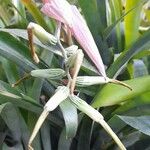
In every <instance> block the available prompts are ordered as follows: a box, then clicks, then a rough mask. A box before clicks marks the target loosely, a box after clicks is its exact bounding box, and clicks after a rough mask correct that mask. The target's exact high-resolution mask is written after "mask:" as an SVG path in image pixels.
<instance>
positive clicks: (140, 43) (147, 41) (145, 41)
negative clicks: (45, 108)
mask: <svg viewBox="0 0 150 150" xmlns="http://www.w3.org/2000/svg"><path fill="white" fill-rule="evenodd" d="M145 48H150V32H147V33H145V34H144V35H143V36H142V37H141V38H139V39H138V40H137V41H136V42H135V43H134V44H133V45H132V46H131V47H130V48H129V49H128V50H127V51H124V52H123V53H121V55H120V56H119V57H118V58H117V59H116V61H115V62H114V63H113V64H112V65H111V66H110V68H109V69H108V70H107V74H108V76H109V77H111V78H112V77H113V76H114V75H115V74H117V73H118V71H121V69H122V67H123V66H124V65H125V64H126V63H127V62H128V61H129V60H130V59H131V58H132V57H133V56H134V55H136V54H137V53H139V52H141V51H142V50H144V49H145Z"/></svg>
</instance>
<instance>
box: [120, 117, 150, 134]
mask: <svg viewBox="0 0 150 150" xmlns="http://www.w3.org/2000/svg"><path fill="white" fill-rule="evenodd" d="M118 117H119V118H120V119H121V120H123V121H124V122H125V123H126V124H128V125H130V126H131V127H133V128H135V129H137V130H139V131H140V132H142V133H144V134H146V135H149V136H150V116H140V117H135V116H134V117H130V116H119V115H118Z"/></svg>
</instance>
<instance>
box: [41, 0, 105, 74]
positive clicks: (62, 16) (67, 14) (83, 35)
mask: <svg viewBox="0 0 150 150" xmlns="http://www.w3.org/2000/svg"><path fill="white" fill-rule="evenodd" d="M43 1H44V2H45V4H44V6H43V7H42V9H41V11H42V12H43V13H44V14H46V15H47V16H49V17H51V18H54V19H56V20H57V21H60V22H62V23H64V24H65V25H67V27H68V28H69V29H70V31H71V33H72V35H73V36H74V38H75V39H76V40H77V41H78V43H79V44H80V45H81V47H82V48H83V50H84V51H85V52H86V53H87V55H88V56H89V57H90V59H91V60H92V62H93V63H94V64H95V66H96V68H97V69H98V71H99V73H100V74H101V75H102V76H103V77H106V72H105V67H104V64H103V61H102V58H101V56H100V53H99V51H98V48H97V46H96V43H95V41H94V39H93V36H92V34H91V32H90V30H89V28H88V26H87V24H86V22H85V20H84V18H83V17H82V15H81V14H80V12H79V11H78V9H77V8H76V6H74V5H70V4H69V3H68V2H67V1H66V0H43Z"/></svg>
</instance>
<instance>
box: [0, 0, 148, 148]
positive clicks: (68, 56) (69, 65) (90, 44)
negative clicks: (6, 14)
mask: <svg viewBox="0 0 150 150" xmlns="http://www.w3.org/2000/svg"><path fill="white" fill-rule="evenodd" d="M21 2H22V3H23V4H24V5H25V6H26V8H27V10H28V11H29V12H30V13H31V14H32V16H33V18H34V19H35V21H36V22H37V23H38V24H36V23H33V22H32V23H29V24H28V22H25V17H26V16H25V12H22V10H25V9H24V6H23V5H22V4H21V3H19V5H21V6H22V9H20V10H19V9H18V10H19V12H21V15H22V16H21V17H18V18H19V19H18V20H17V19H16V18H17V15H15V19H16V22H18V24H21V25H20V26H22V27H25V26H27V36H26V32H22V31H23V30H18V29H17V30H16V29H13V30H11V29H2V30H1V31H0V33H1V35H0V53H1V54H2V56H5V57H6V58H7V53H8V54H9V52H7V51H6V50H7V49H9V48H10V47H11V46H7V45H10V44H11V42H8V43H7V44H6V45H5V44H3V43H5V42H7V40H5V39H4V40H3V38H2V37H6V39H8V37H9V38H10V35H7V34H6V33H5V32H11V34H13V35H14V36H19V37H20V39H19V40H20V41H17V40H15V38H16V37H11V38H12V39H14V40H12V41H13V44H12V49H15V50H16V49H17V50H18V52H19V53H18V52H16V51H14V52H15V53H13V55H11V56H12V57H10V55H8V59H12V60H13V61H16V62H17V64H18V65H20V66H22V67H23V70H24V71H25V72H27V73H26V75H25V76H24V77H23V78H21V79H20V80H18V81H17V82H14V81H15V80H16V79H14V80H10V81H11V82H10V83H13V84H12V86H13V87H15V88H18V89H12V91H11V93H10V89H11V87H9V86H8V85H7V86H6V85H5V84H4V83H0V84H1V85H3V84H4V85H3V86H2V87H3V89H2V90H0V96H2V98H3V97H4V96H7V97H9V98H10V97H11V98H12V100H13V103H15V100H16V99H17V102H16V103H15V104H16V105H17V106H19V107H21V108H23V109H25V110H28V111H33V112H34V113H37V112H38V113H39V112H41V110H43V109H42V107H41V105H39V103H36V102H35V101H34V100H33V99H39V97H40V96H41V99H43V97H44V100H43V101H44V102H43V103H44V110H43V112H42V113H41V115H40V117H39V119H38V121H37V122H36V125H35V122H34V121H33V123H32V127H30V130H31V132H32V134H31V136H30V138H29V139H27V140H26V142H24V143H25V144H24V147H25V149H33V148H32V145H33V147H34V148H35V149H39V148H37V147H40V146H37V144H34V142H36V143H38V144H39V143H43V144H42V146H41V147H42V148H41V149H43V148H44V149H50V147H48V145H47V141H46V140H44V137H45V134H46V132H47V131H48V130H47V129H46V130H45V132H42V131H41V136H42V137H41V140H43V141H42V142H37V141H36V140H37V138H39V137H38V131H39V129H40V128H41V126H42V124H43V122H44V120H45V119H46V118H48V119H50V120H52V122H55V119H56V118H57V117H53V111H55V109H57V107H58V106H60V108H61V110H62V113H63V116H64V120H65V125H66V131H65V130H63V131H62V134H61V135H60V141H59V149H61V148H62V147H61V145H65V148H64V149H66V147H67V148H68V149H69V147H70V144H71V142H70V141H69V140H70V137H71V138H73V137H74V136H75V134H76V133H77V136H78V135H79V134H80V133H78V132H76V131H77V124H80V125H81V128H80V126H79V127H78V128H79V131H80V132H81V134H80V139H78V149H84V148H83V147H82V145H84V146H85V147H88V148H89V147H90V145H87V146H86V145H85V144H83V143H82V140H81V139H82V138H83V136H82V135H83V132H84V134H86V132H87V134H89V135H90V136H89V137H88V139H89V141H90V142H91V141H92V142H91V144H92V143H93V145H96V144H94V143H96V140H97V143H98V141H102V143H103V141H104V142H105V144H104V145H103V144H101V148H103V149H107V148H109V147H110V148H112V143H113V142H110V138H109V137H108V138H106V135H105V132H104V133H103V131H102V129H101V130H100V127H99V126H97V124H95V123H94V122H97V123H98V124H100V125H101V126H102V127H103V128H104V130H105V131H106V132H107V133H108V134H109V135H110V136H111V137H112V138H113V139H114V141H115V142H116V144H117V145H118V146H119V148H120V149H122V150H125V149H126V148H125V146H124V144H122V142H121V141H120V139H119V138H118V136H117V135H116V134H115V133H114V132H113V130H112V129H111V128H110V126H112V128H115V127H116V126H117V130H118V131H121V130H122V128H124V127H125V125H124V124H122V122H119V123H118V120H117V119H116V116H113V117H112V115H114V114H116V112H122V110H127V109H128V108H129V107H131V106H133V105H135V104H134V103H133V104H132V102H131V103H130V105H129V106H128V105H127V103H126V100H128V99H131V98H133V97H135V96H137V95H139V94H142V93H144V92H149V88H148V87H149V81H150V78H149V76H147V77H143V78H137V79H134V80H129V81H126V82H121V81H118V80H116V79H114V76H117V75H118V74H119V72H118V71H119V70H121V68H122V67H123V65H125V63H127V61H128V60H129V59H131V58H132V57H133V55H135V53H136V51H141V50H142V49H143V48H144V49H147V47H148V44H147V43H148V42H149V40H148V39H149V36H150V35H149V34H145V36H143V38H141V39H140V40H139V41H137V42H135V41H134V40H136V39H137V38H138V25H139V23H140V21H139V20H138V19H137V18H139V13H140V12H138V13H134V14H132V12H133V11H134V10H136V11H137V10H140V9H142V6H143V3H144V2H139V1H138V2H139V3H138V4H136V5H135V3H134V2H133V3H130V2H129V1H126V6H124V7H125V15H123V16H121V15H120V14H119V11H120V10H117V9H118V8H117V6H122V5H121V2H120V3H119V2H117V1H109V2H106V1H105V0H104V1H103V3H104V2H105V4H106V5H108V4H109V6H107V8H109V9H110V10H111V11H112V12H111V13H112V14H109V13H110V10H109V11H107V13H108V14H105V13H104V12H103V11H102V13H104V14H103V15H104V16H105V15H107V17H106V16H105V19H106V18H107V24H108V25H109V23H110V26H109V27H108V28H106V29H105V30H104V31H102V30H103V29H104V28H105V27H104V26H105V25H106V24H105V23H106V22H105V21H106V20H105V19H104V17H102V16H101V18H103V19H104V20H105V21H104V22H103V24H101V23H100V22H99V21H98V20H97V22H98V24H97V22H94V17H95V18H97V16H94V17H93V16H92V14H97V13H96V12H91V14H88V13H86V11H87V10H86V9H85V8H86V7H87V9H89V8H90V6H92V7H94V6H97V7H96V10H97V9H101V10H103V8H98V6H99V7H100V5H98V3H99V1H98V0H97V1H94V2H93V3H94V4H91V3H90V1H87V2H83V1H82V0H79V2H78V5H79V6H80V8H79V9H82V12H83V13H84V14H83V15H84V17H85V19H86V20H87V23H88V24H89V27H90V29H91V31H92V34H93V35H94V38H96V37H97V38H96V39H98V41H96V42H98V43H99V42H100V41H99V40H103V44H102V46H103V48H104V47H105V51H106V53H105V54H106V55H107V56H110V53H109V54H108V53H107V52H110V51H111V48H108V47H107V46H106V45H105V44H106V40H108V43H109V42H110V39H107V38H110V37H111V36H112V35H114V28H115V27H116V28H115V32H116V33H115V36H116V38H117V40H118V41H117V42H118V43H117V44H118V45H117V46H116V45H115V44H114V43H116V42H114V41H113V40H112V41H113V42H114V43H111V42H110V45H111V46H112V47H113V46H114V47H115V48H116V47H117V48H118V50H121V48H122V47H123V44H122V43H121V41H122V37H120V34H119V33H121V32H120V26H121V25H120V22H121V21H122V19H123V17H125V20H124V21H125V30H126V34H125V36H126V37H125V39H126V43H125V51H124V52H123V53H122V54H121V55H120V56H119V58H118V59H117V60H116V61H114V63H113V64H112V65H111V66H110V63H111V62H108V61H106V59H104V51H102V53H101V54H102V56H103V57H102V58H103V59H104V63H105V64H106V65H107V67H108V72H107V75H108V76H107V75H106V72H105V68H106V66H104V63H103V61H102V58H101V55H100V53H99V49H98V47H97V45H96V43H95V40H94V38H93V36H92V34H91V32H90V30H89V28H88V26H87V24H86V22H85V19H84V18H83V16H82V15H81V14H80V12H79V9H77V7H76V6H75V5H71V4H69V3H68V2H67V1H66V0H43V4H42V9H41V11H42V12H43V13H44V14H45V16H48V17H49V18H53V19H52V20H51V21H50V20H49V18H47V19H46V20H47V21H48V23H49V24H50V25H51V27H50V25H47V23H46V22H45V20H44V19H43V17H42V15H41V12H40V11H39V10H38V9H37V7H36V6H35V3H34V2H33V1H31V0H21ZM88 2H89V5H88ZM13 4H15V5H12V6H13V7H14V8H15V9H14V10H15V11H14V12H15V14H17V12H16V10H17V6H18V5H17V4H16V3H13ZM84 4H87V5H86V6H84ZM96 4H97V5H96ZM123 5H124V4H123ZM147 5H148V3H147ZM88 7H89V8H88ZM115 7H116V8H115ZM19 8H20V7H19ZM144 8H146V7H143V9H144ZM120 9H122V8H120ZM89 10H90V9H89ZM91 11H94V8H92V9H91ZM113 11H114V12H113ZM117 11H118V12H117ZM87 12H88V11H87ZM135 14H136V17H135V18H134V19H135V20H134V21H135V22H136V23H135V24H136V26H135V27H136V28H134V30H133V31H134V33H133V36H134V35H136V38H135V39H133V38H131V37H129V34H127V31H128V30H130V29H131V28H130V25H129V24H128V20H130V19H132V18H133V16H134V15H135ZM111 15H112V16H111ZM113 15H114V16H113ZM119 15H120V16H119ZM128 15H129V16H128ZM88 16H92V17H91V18H88ZM0 17H1V18H2V16H0ZM109 17H110V18H109ZM111 17H112V18H111ZM115 17H116V18H115ZM117 17H120V18H117ZM114 18H115V19H118V20H117V21H115V23H114V24H111V21H112V20H113V19H114ZM15 19H14V20H15ZM20 19H22V20H20ZM111 19H112V20H111ZM142 19H143V18H142ZM54 20H55V21H56V22H54ZM137 20H138V21H137ZM3 21H4V22H5V18H4V19H3ZM109 21H110V22H109ZM144 21H145V20H143V22H144ZM91 22H92V23H93V22H94V23H93V24H94V25H95V27H94V28H95V29H93V27H92V26H90V23H91ZM8 24H9V23H8ZM27 24H28V25H27ZM54 24H56V27H53V25H54ZM118 24H119V25H118ZM103 25H104V26H103ZM99 26H100V27H101V31H100V30H97V29H98V28H99ZM144 29H148V28H144ZM50 30H53V31H54V32H55V34H50ZM94 30H97V32H95V31H94ZM139 30H140V32H144V31H143V27H142V26H140V28H139ZM34 35H35V36H34ZM99 35H101V36H99ZM110 35H111V36H110ZM35 37H36V38H35ZM101 37H102V38H104V39H101ZM22 38H23V39H22ZM24 39H27V40H29V48H30V50H31V55H32V58H33V60H34V62H35V63H34V64H33V61H32V60H30V55H29V54H28V49H27V47H25V46H24V45H23V44H20V46H16V45H17V44H16V43H18V42H20V43H23V42H24ZM129 39H131V40H129ZM130 41H131V42H130ZM119 42H120V43H119ZM134 42H135V45H134V44H133V43H134ZM76 43H78V44H79V45H80V46H81V49H82V50H83V51H82V50H81V49H80V48H78V46H76V45H75V44H76ZM113 44H114V45H113ZM132 44H133V47H132V46H131V45H132ZM3 45H5V46H3ZM35 45H36V46H37V45H38V46H40V47H42V48H44V49H50V51H51V52H53V53H54V54H57V55H58V56H56V57H55V56H54V55H53V54H52V53H51V52H50V55H49V53H46V52H41V51H38V53H40V52H41V53H42V55H41V57H43V58H42V59H41V57H40V59H39V57H38V55H37V52H36V50H38V48H39V47H38V48H37V47H36V46H35ZM130 46H131V48H129V47H130ZM20 47H21V48H22V49H23V50H25V52H26V54H22V55H19V54H20V53H23V51H19V50H20ZM2 48H4V51H3V49H2ZM99 48H100V47H99ZM128 48H129V50H128ZM12 49H9V51H11V50H12ZM114 51H115V50H114ZM84 52H85V53H84ZM115 53H117V52H115ZM147 53H148V52H147V51H146V52H145V53H144V54H141V55H145V54H147ZM14 54H15V55H14ZM43 54H44V55H45V56H44V55H43ZM86 54H87V55H88V58H89V59H90V61H91V62H92V63H93V65H95V67H96V68H95V67H93V66H91V64H90V63H89V62H87V60H86V58H87V57H85V55H86ZM26 55H27V56H26ZM22 56H25V57H22ZM16 58H17V59H16ZM24 58H28V59H24ZM52 58H53V59H52ZM106 58H108V59H109V57H106ZM136 58H138V56H136ZM2 60H4V58H3V59H2ZM29 60H30V61H29ZM52 60H53V61H52ZM109 60H111V59H109ZM49 61H51V68H50V69H49V66H48V65H47V64H49ZM60 62H61V65H60ZM130 63H131V62H130ZM130 63H129V64H130ZM6 64H7V63H6V60H4V62H3V65H5V66H7V65H8V64H7V65H6ZM7 68H9V67H6V68H5V71H6V70H7ZM43 68H44V69H43ZM129 68H131V66H128V69H129ZM8 70H9V69H8ZM8 70H7V71H8ZM87 70H88V71H89V72H90V73H89V72H88V71H87ZM129 70H130V69H129ZM7 71H6V72H7ZM79 71H80V75H78V74H79ZM84 71H85V72H86V73H87V74H88V75H86V76H84V73H85V72H84ZM21 73H22V70H21ZM116 73H117V74H116ZM130 73H131V72H130ZM14 74H15V73H14ZM93 74H94V75H93ZM7 76H8V77H9V74H7ZM30 77H36V79H35V82H34V84H33V88H32V89H31V87H30V86H27V87H25V92H22V81H24V79H29V78H30ZM121 77H122V76H121ZM17 78H18V77H17ZM43 78H44V79H45V80H43ZM112 78H113V79H112ZM24 82H28V80H26V81H24ZM20 83H21V84H20ZM43 83H44V84H43ZM107 83H115V84H120V85H123V86H124V87H122V86H118V85H114V84H109V85H106V86H104V87H102V86H101V88H100V92H98V94H96V93H97V92H96V88H95V86H96V85H101V84H107ZM28 84H29V85H30V83H28ZM136 84H140V85H141V84H143V86H140V87H139V88H138V87H137V86H136ZM37 85H38V86H37ZM92 85H94V86H92ZM129 85H130V86H129ZM16 86H17V87H16ZM89 86H90V88H89V89H88V87H89ZM125 87H127V88H128V89H127V88H125ZM131 87H132V89H133V91H132V89H131ZM5 88H6V89H7V91H4V89H5ZM92 88H94V92H93V91H92ZM0 89H1V88H0ZM129 89H130V90H129ZM30 90H31V91H30ZM50 90H52V91H51V92H50ZM86 90H87V91H86ZM26 91H27V93H28V95H26V94H25V93H26ZM40 91H42V92H44V96H43V95H41V94H40ZM12 93H13V94H12ZM35 93H36V94H35ZM49 93H51V94H49ZM95 94H96V97H95V98H94V100H93V101H91V97H92V98H93V96H95ZM31 95H32V97H33V99H32V98H31ZM45 95H48V96H45ZM87 95H88V96H87ZM45 97H46V98H45ZM47 97H48V98H47ZM49 97H50V98H49ZM4 99H5V98H3V100H4ZM20 99H21V100H23V101H20ZM82 99H86V101H84V100H82ZM24 101H25V103H23V105H21V103H22V102H24ZM89 103H92V104H91V105H92V106H93V107H95V108H97V107H101V109H100V110H99V109H97V110H96V109H94V108H93V107H92V106H91V105H90V104H89ZM144 103H148V102H147V101H145V102H144ZM30 104H31V105H30ZM116 104H117V105H118V104H119V105H121V106H114V107H113V106H112V107H108V108H107V107H106V108H102V106H111V105H116ZM140 104H141V103H140V101H139V105H140ZM9 105H10V104H6V106H7V107H9ZM31 106H34V107H31ZM124 106H126V107H124ZM7 107H5V106H4V108H7ZM2 108H3V107H2ZM2 108H1V107H0V109H2ZM76 108H77V109H79V110H80V111H81V113H79V114H78V116H79V119H78V120H79V122H77V118H76V116H77V111H76ZM121 108H122V109H121ZM4 111H5V110H4ZM13 111H14V110H13ZM23 111H24V110H23ZM49 112H51V115H50V116H48V114H49ZM70 112H72V113H70ZM82 112H83V113H85V114H86V115H87V116H89V117H90V118H91V119H92V120H93V123H91V122H89V123H87V119H86V117H85V116H84V114H82ZM100 112H101V113H102V114H103V115H102V114H101V113H100ZM23 113H24V114H26V113H25V112H23ZM68 113H69V114H68ZM58 114H59V113H58ZM58 114H57V115H58ZM9 115H10V114H9ZM1 116H2V117H3V118H5V117H4V116H3V115H1ZM29 116H30V114H29ZM31 116H33V115H32V114H31ZM70 116H71V117H70ZM103 116H104V117H103ZM119 117H120V118H121V119H122V120H123V121H124V120H125V122H129V123H128V124H129V125H131V124H132V123H130V121H131V119H132V118H130V117H122V116H119ZM7 118H8V117H7ZM58 118H59V117H58ZM104 118H105V120H106V121H105V120H104ZM110 118H111V119H110ZM53 119H54V120H53ZM108 119H110V120H109V121H108V123H109V124H110V126H109V125H108V123H107V120H108ZM140 119H141V120H143V119H144V118H137V120H140ZM4 120H6V119H4ZM31 120H32V119H31ZM31 120H29V126H30V121H31ZM68 120H69V121H68ZM72 120H73V121H74V122H73V123H71V121H72ZM81 120H82V121H81ZM57 121H58V122H59V119H58V120H56V122H57ZM5 122H6V123H8V121H7V120H6V121H5ZM131 122H132V121H131ZM45 124H46V123H45ZM45 124H44V125H45ZM72 124H73V127H72ZM34 125H35V127H34V130H33V126H34ZM58 125H60V126H61V123H60V122H59V123H58ZM7 126H8V125H7ZM89 126H90V127H89ZM135 126H136V125H135ZM47 127H48V126H47ZM88 127H89V128H90V129H91V131H89V130H88V131H86V128H87V129H89V128H88ZM56 128H57V127H56ZM70 128H71V129H70ZM128 128H129V127H128ZM136 128H138V127H136ZM42 129H43V128H41V130H42ZM57 129H58V128H57ZM57 129H56V130H57ZM32 130H33V131H32ZM69 130H70V131H69ZM94 130H96V132H97V131H98V133H97V134H98V135H95V134H92V131H94ZM99 131H100V132H99ZM96 132H93V133H96ZM115 132H116V130H115ZM68 133H69V134H70V137H69V136H68V135H69V134H68ZM117 133H118V132H117ZM122 133H125V134H126V131H125V132H122ZM133 133H134V132H133ZM145 133H146V132H145ZM36 135H37V138H35V136H36ZM63 135H66V136H68V137H66V136H65V137H63ZM99 135H100V136H99ZM103 135H104V136H103ZM118 135H119V134H118ZM121 136H122V134H120V135H119V137H121ZM16 137H17V136H16ZM95 137H100V138H101V140H99V139H96V140H95ZM76 138H77V137H76ZM105 138H106V139H105ZM127 138H131V137H130V136H129V137H127ZM67 139H69V140H68V141H69V142H68V143H69V144H68V143H65V142H66V141H67ZM16 141H17V140H16ZM123 142H124V143H125V145H126V146H128V144H127V143H126V142H125V141H123ZM73 143H74V142H73ZM36 146H37V147H36ZM98 147H99V146H98ZM55 148H56V147H55Z"/></svg>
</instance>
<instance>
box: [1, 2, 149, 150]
mask: <svg viewBox="0 0 150 150" xmlns="http://www.w3.org/2000/svg"><path fill="white" fill-rule="evenodd" d="M69 2H70V3H71V4H75V5H77V6H78V9H79V10H80V11H81V13H82V15H83V16H84V18H85V20H86V22H87V25H88V26H89V28H90V30H91V32H92V35H93V37H94V39H95V42H96V44H97V46H98V48H99V52H100V54H101V56H102V59H103V61H104V64H105V66H106V71H107V75H108V76H109V77H112V78H113V77H115V78H117V79H119V80H127V81H125V82H127V83H128V84H129V85H131V87H132V88H133V91H129V90H127V89H125V88H123V87H120V86H118V85H112V84H108V85H101V86H99V87H98V86H90V87H86V88H84V87H83V88H79V87H78V88H77V89H76V90H77V92H78V93H79V94H80V97H82V98H83V99H85V100H86V101H87V102H88V103H89V104H92V105H93V106H94V107H95V108H98V109H99V111H100V112H101V113H102V114H103V116H104V118H105V120H106V121H107V122H108V124H109V125H110V126H111V127H112V129H113V130H114V131H115V133H116V134H117V135H118V136H119V137H120V139H121V140H122V141H123V143H124V144H125V146H126V147H127V149H128V150H134V149H138V150H148V149H150V142H149V141H150V137H149V136H150V132H149V131H150V121H149V120H150V76H149V73H150V2H149V1H146V0H145V1H143V0H138V1H137V0H132V1H131V0H69ZM41 6H42V3H41V1H40V0H37V1H32V0H28V1H27V0H0V122H1V123H0V149H2V150H8V149H14V150H26V149H27V142H28V138H29V134H30V133H31V131H32V130H33V127H34V125H35V122H36V120H37V118H38V116H39V114H40V113H41V111H42V108H43V105H44V104H45V101H46V100H47V99H48V98H49V97H50V96H51V95H52V94H53V93H54V90H55V88H56V87H57V85H58V83H61V82H59V81H56V82H54V81H51V80H46V79H39V78H30V79H28V80H26V81H24V82H22V83H21V84H20V85H19V86H17V87H15V88H12V87H11V84H12V83H14V82H16V81H17V80H18V79H19V78H21V77H23V76H24V74H25V73H29V72H30V71H31V70H34V69H38V68H39V69H46V68H57V67H61V65H60V64H61V63H62V59H61V57H60V55H61V53H60V50H59V48H58V47H55V46H53V47H52V46H47V45H43V44H42V43H41V42H40V41H39V40H37V39H36V40H35V45H36V48H37V51H38V54H39V56H40V63H39V64H38V65H37V64H35V63H34V62H33V60H32V58H31V55H30V50H29V46H28V38H27V34H26V28H27V25H28V23H29V22H31V21H32V22H36V23H38V24H39V25H41V26H42V27H44V28H45V29H46V30H47V31H49V32H50V33H54V30H55V27H56V24H55V21H54V20H52V19H50V18H48V17H46V16H44V15H43V14H42V13H41V12H40V8H41ZM64 45H65V46H67V45H66V44H65V43H64ZM80 74H81V75H91V74H92V75H93V74H94V75H95V74H96V72H95V68H94V67H93V66H92V64H91V62H90V60H88V58H86V59H85V60H84V63H83V65H82V68H81V70H80ZM61 84H62V83H61ZM76 118H77V115H76V110H75V109H74V108H73V106H72V105H71V104H70V103H68V102H66V101H65V102H63V103H62V104H61V105H60V108H57V109H56V110H54V111H53V112H52V113H51V114H50V115H49V116H48V118H47V120H46V122H45V123H44V125H43V126H42V128H41V130H40V132H39V134H38V136H37V137H36V139H35V141H34V143H33V147H34V148H35V149H36V150H48V149H49V150H50V149H52V150H56V149H59V150H69V149H70V150H83V149H86V150H99V149H102V150H106V149H108V150H109V149H111V150H113V149H116V145H115V143H114V142H113V141H112V139H111V138H110V137H109V136H108V135H107V133H106V132H105V131H104V130H103V129H102V128H99V126H98V125H97V124H96V123H94V122H92V121H91V120H90V119H89V118H87V117H86V116H84V115H83V114H82V113H80V112H78V124H77V122H76ZM76 128H77V132H76ZM74 135H75V136H74ZM67 137H69V138H67Z"/></svg>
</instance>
